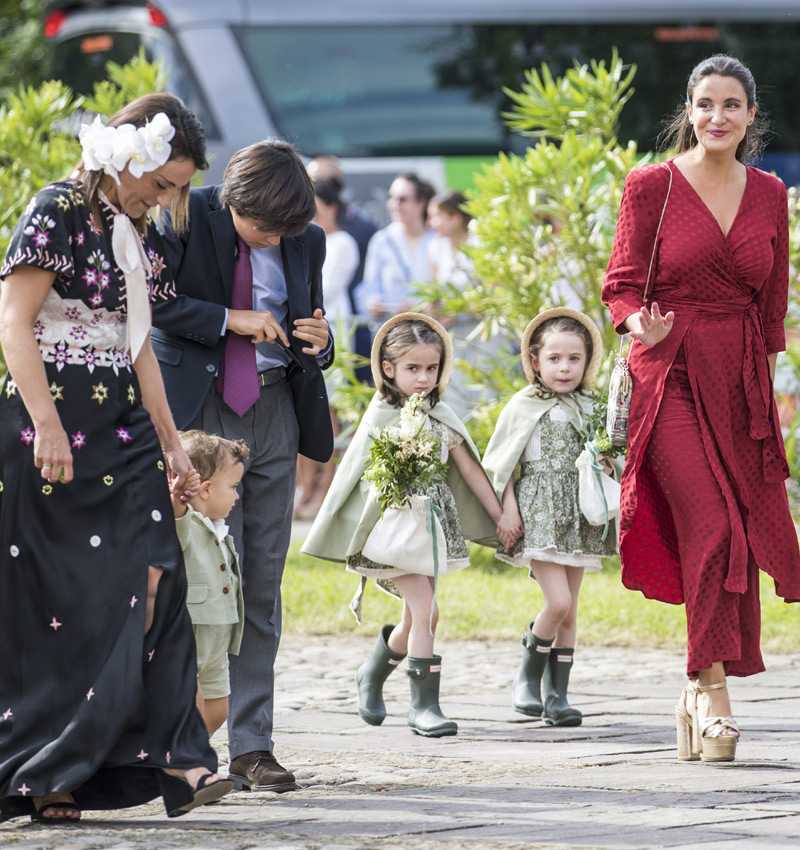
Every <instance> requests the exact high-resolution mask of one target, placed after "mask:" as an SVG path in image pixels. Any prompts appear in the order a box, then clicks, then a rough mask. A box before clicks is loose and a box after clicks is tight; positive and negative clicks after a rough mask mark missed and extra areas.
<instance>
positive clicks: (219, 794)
mask: <svg viewBox="0 0 800 850" xmlns="http://www.w3.org/2000/svg"><path fill="white" fill-rule="evenodd" d="M210 776H213V774H212V773H204V774H203V775H202V776H201V777H200V779H199V780H198V782H197V785H196V786H195V789H194V791H193V792H192V799H191V800H190V801H189V802H188V803H186V804H185V805H183V806H179V807H178V808H177V809H173V810H172V811H169V812H167V816H168V817H171V818H179V817H180V816H181V815H185V814H188V813H189V812H191V811H192V809H196V808H197V807H198V806H207V805H208V804H209V803H216V802H218V801H219V800H221V799H222V798H223V797H224V796H225V795H226V794H229V793H230V792H231V791H233V782H232V781H231V780H230V779H222V778H220V779H216V780H214V782H209V781H208V779H209V777H210ZM176 778H177V777H176ZM183 781H185V780H183Z"/></svg>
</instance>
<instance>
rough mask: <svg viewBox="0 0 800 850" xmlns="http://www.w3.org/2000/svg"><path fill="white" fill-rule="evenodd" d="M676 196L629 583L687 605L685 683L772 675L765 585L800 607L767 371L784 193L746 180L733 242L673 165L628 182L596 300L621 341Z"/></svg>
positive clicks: (627, 485) (780, 287)
mask: <svg viewBox="0 0 800 850" xmlns="http://www.w3.org/2000/svg"><path fill="white" fill-rule="evenodd" d="M667 169H670V170H671V171H672V175H673V181H672V189H671V191H670V195H669V200H668V203H667V208H666V211H665V214H664V220H663V223H662V226H661V231H660V233H659V236H658V247H657V253H656V259H655V263H654V265H653V271H652V275H651V280H650V291H649V292H648V297H647V302H648V305H651V304H652V303H653V302H657V303H658V305H659V307H660V309H661V312H662V314H663V313H666V312H667V311H668V310H672V311H674V313H675V322H674V325H673V327H672V330H671V332H670V333H669V335H668V336H667V337H666V339H664V340H663V341H662V342H660V343H658V344H657V345H655V346H653V347H652V348H646V347H645V346H642V345H640V344H639V343H634V344H633V346H632V349H631V356H630V368H631V373H632V376H633V381H634V392H633V399H632V405H631V414H630V425H629V434H628V459H627V463H626V467H625V473H624V475H623V478H622V504H621V513H620V520H619V531H620V543H619V549H620V558H621V562H622V581H623V583H624V584H625V586H626V587H628V588H630V589H632V590H640V591H641V592H642V593H643V594H644V595H645V596H647V597H650V598H653V599H658V600H661V601H663V602H671V603H675V604H680V603H682V602H685V604H686V617H687V627H688V661H687V672H688V673H689V675H690V676H691V675H696V673H697V671H699V670H703V669H706V668H708V667H710V666H711V664H712V663H713V662H715V661H723V662H724V665H725V670H726V672H727V673H728V674H729V675H734V676H747V675H750V674H752V673H757V672H760V671H761V670H763V669H764V665H763V661H762V658H761V651H760V646H759V643H760V626H761V620H760V616H761V615H760V603H759V586H758V570H759V569H762V570H764V571H765V572H767V573H768V574H769V575H770V576H771V577H772V578H773V579H774V581H775V588H776V591H777V593H778V594H779V595H780V596H782V597H783V598H784V599H786V601H798V600H800V551H798V542H797V534H796V532H795V529H794V524H793V522H792V518H791V515H790V512H789V506H788V500H787V495H786V488H785V484H784V481H785V479H786V478H788V477H789V469H788V466H787V463H786V456H785V452H784V448H783V440H782V437H781V433H780V429H779V424H778V415H777V409H776V406H775V401H774V397H773V392H772V381H771V379H770V375H769V365H768V361H767V355H768V354H772V353H775V352H778V351H781V350H783V348H784V347H785V340H784V329H783V321H784V317H785V314H786V308H787V299H788V281H789V265H788V250H789V246H788V209H787V198H786V189H785V187H784V186H783V184H782V183H781V182H780V181H779V180H778V179H777V178H775V177H772V176H770V175H768V174H766V173H765V172H763V171H759V170H758V169H755V168H748V169H747V184H746V188H745V191H744V195H743V197H742V201H741V205H740V207H739V210H738V212H737V215H736V218H735V220H734V222H733V224H732V226H731V228H730V230H729V232H728V233H727V235H726V234H723V232H722V230H721V228H720V226H719V223H718V222H717V220H716V219H715V218H714V216H713V215H712V213H711V212H710V210H709V209H708V207H706V205H705V204H704V203H703V201H702V200H701V199H700V197H699V195H698V194H697V193H696V192H695V191H694V189H693V188H692V186H691V184H690V183H689V182H688V181H687V180H686V178H685V177H684V176H683V175H682V174H681V172H680V171H679V170H678V168H677V167H676V166H675V165H674V163H672V162H671V161H670V162H669V163H667V164H663V163H662V164H659V165H648V166H644V167H642V168H638V169H636V170H635V171H633V172H631V174H629V175H628V178H627V180H626V183H625V190H624V193H623V198H622V205H621V208H620V216H619V222H618V225H617V233H616V238H615V241H614V249H613V251H612V254H611V259H610V261H609V265H608V270H607V273H606V278H605V281H604V285H603V300H604V302H605V303H606V304H607V305H608V307H609V310H610V311H611V317H612V320H613V322H614V325H615V326H616V327H617V329H618V330H619V331H620V332H621V333H624V332H625V325H624V322H625V319H626V318H627V317H628V316H630V315H631V314H632V313H635V312H637V311H638V310H639V309H640V308H641V306H642V295H643V291H644V286H645V281H646V279H647V268H648V265H649V263H650V257H651V253H652V250H653V242H654V239H655V236H656V230H657V227H658V220H659V217H660V215H661V210H662V207H663V204H664V199H665V197H666V193H667V186H668V184H669V173H668V170H667Z"/></svg>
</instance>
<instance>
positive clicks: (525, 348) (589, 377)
mask: <svg viewBox="0 0 800 850" xmlns="http://www.w3.org/2000/svg"><path fill="white" fill-rule="evenodd" d="M562 316H566V317H569V318H570V319H575V321H576V322H580V323H581V324H582V325H583V326H584V327H585V328H586V330H588V331H589V335H590V336H591V338H592V359H591V360H590V361H589V365H588V366H587V367H586V371H585V372H584V375H583V380H582V381H581V386H580V388H581V389H582V390H586V389H589V387H591V386H592V384H593V383H594V382H595V379H596V378H597V373H598V372H599V371H600V364H601V363H602V362H603V335H602V334H601V333H600V328H598V327H597V325H596V324H595V323H594V322H593V321H592V320H591V319H590V318H589V317H588V316H586V315H585V314H583V313H580V312H578V310H573V309H572V308H571V307H553V308H552V309H550V310H545V311H544V312H543V313H539V315H538V316H536V318H534V319H531V321H530V322H529V323H528V327H527V328H525V333H524V334H522V350H521V352H520V357H521V359H522V369H523V371H524V372H525V377H526V378H527V380H528V383H529V384H532V383H533V382H534V380H535V374H534V371H533V366H532V364H531V352H530V347H531V337H532V336H533V334H534V331H535V330H536V328H538V327H539V325H541V324H542V323H543V322H546V321H547V320H548V319H557V318H560V317H562Z"/></svg>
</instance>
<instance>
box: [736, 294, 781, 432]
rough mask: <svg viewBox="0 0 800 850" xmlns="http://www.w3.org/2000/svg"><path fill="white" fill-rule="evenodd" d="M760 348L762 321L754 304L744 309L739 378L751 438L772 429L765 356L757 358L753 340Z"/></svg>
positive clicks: (762, 333) (762, 341) (762, 332)
mask: <svg viewBox="0 0 800 850" xmlns="http://www.w3.org/2000/svg"><path fill="white" fill-rule="evenodd" d="M756 340H758V341H760V342H761V348H763V347H764V324H763V322H762V320H761V313H760V311H759V309H758V307H756V305H755V304H753V303H751V304H750V305H749V306H748V308H747V317H746V318H745V322H744V363H743V365H742V380H743V382H744V393H745V396H746V397H747V407H748V408H749V410H750V437H751V438H752V439H754V440H766V439H767V438H768V437H769V436H770V435H771V434H772V433H773V431H774V429H773V428H772V425H771V423H770V412H771V410H772V398H771V393H770V386H771V382H770V378H769V366H768V363H767V358H766V357H759V356H758V352H757V351H756V348H755V347H754V343H755V341H756Z"/></svg>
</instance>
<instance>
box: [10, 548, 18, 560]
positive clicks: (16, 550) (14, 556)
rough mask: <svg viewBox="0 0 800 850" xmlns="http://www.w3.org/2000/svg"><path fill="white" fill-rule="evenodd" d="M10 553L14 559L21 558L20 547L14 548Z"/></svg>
mask: <svg viewBox="0 0 800 850" xmlns="http://www.w3.org/2000/svg"><path fill="white" fill-rule="evenodd" d="M8 551H9V552H11V557H12V558H18V557H19V546H12V547H11V548H10V549H9V550H8Z"/></svg>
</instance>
